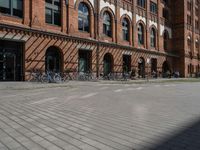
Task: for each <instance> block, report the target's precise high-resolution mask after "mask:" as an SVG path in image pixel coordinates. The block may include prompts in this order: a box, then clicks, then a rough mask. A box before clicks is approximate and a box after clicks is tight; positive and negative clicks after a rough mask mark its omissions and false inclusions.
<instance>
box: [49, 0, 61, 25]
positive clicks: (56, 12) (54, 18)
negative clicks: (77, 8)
mask: <svg viewBox="0 0 200 150" xmlns="http://www.w3.org/2000/svg"><path fill="white" fill-rule="evenodd" d="M60 8H61V2H60V0H46V8H45V17H46V23H49V24H53V25H58V26H60V25H61V10H60Z"/></svg>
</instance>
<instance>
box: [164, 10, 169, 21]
mask: <svg viewBox="0 0 200 150" xmlns="http://www.w3.org/2000/svg"><path fill="white" fill-rule="evenodd" d="M163 17H164V18H165V19H167V20H169V11H168V10H167V9H165V8H164V9H163Z"/></svg>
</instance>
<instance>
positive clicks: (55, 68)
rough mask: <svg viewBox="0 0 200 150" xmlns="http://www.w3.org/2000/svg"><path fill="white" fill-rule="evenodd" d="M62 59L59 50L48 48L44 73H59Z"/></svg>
mask: <svg viewBox="0 0 200 150" xmlns="http://www.w3.org/2000/svg"><path fill="white" fill-rule="evenodd" d="M61 64H62V57H61V54H60V51H59V49H57V48H56V47H50V48H48V49H47V51H46V58H45V71H52V72H61V71H62V69H61V68H62V67H61Z"/></svg>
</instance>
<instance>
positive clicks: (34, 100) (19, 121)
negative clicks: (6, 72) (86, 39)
mask: <svg viewBox="0 0 200 150" xmlns="http://www.w3.org/2000/svg"><path fill="white" fill-rule="evenodd" d="M5 85H6V87H8V88H4V90H0V150H7V149H8V150H16V149H17V150H18V149H19V150H23V149H25V150H43V149H47V150H175V149H178V150H185V149H188V150H199V149H200V143H199V139H200V120H199V119H200V109H199V106H200V101H199V99H200V93H199V89H200V83H181V84H177V83H174V82H173V83H162V84H159V83H151V84H141V85H138V84H128V83H125V84H112V83H111V84H109V83H101V82H96V83H94V82H69V83H68V84H67V85H63V86H62V87H59V86H57V85H55V86H54V85H53V84H49V85H47V86H46V87H45V88H43V87H39V86H38V85H37V86H36V87H34V86H32V85H30V83H24V84H23V83H5ZM19 85H20V87H22V88H21V89H18V90H17V87H18V86H19ZM27 85H28V89H29V90H27V89H26V88H24V87H26V86H27ZM51 85H53V86H52V87H51V88H49V87H48V86H51ZM69 85H70V86H71V87H73V88H71V87H68V86H69ZM0 87H2V85H0ZM10 87H14V88H10ZM13 89H15V90H13ZM30 89H31V90H30ZM116 91H117V92H116Z"/></svg>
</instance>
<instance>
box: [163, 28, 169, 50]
mask: <svg viewBox="0 0 200 150" xmlns="http://www.w3.org/2000/svg"><path fill="white" fill-rule="evenodd" d="M168 41H169V33H168V32H167V31H165V32H164V43H163V46H164V50H167V49H168Z"/></svg>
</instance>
